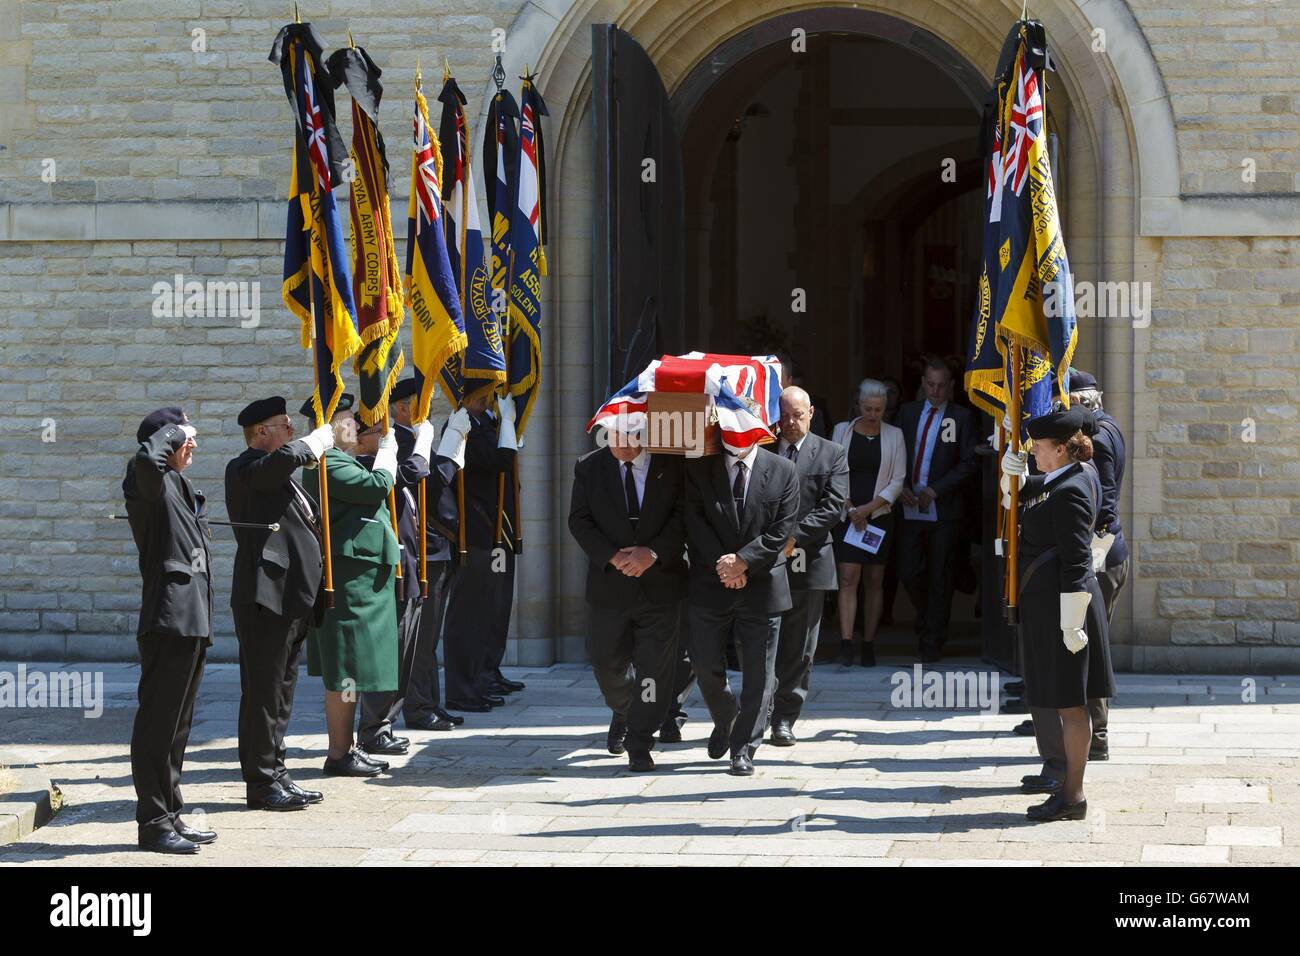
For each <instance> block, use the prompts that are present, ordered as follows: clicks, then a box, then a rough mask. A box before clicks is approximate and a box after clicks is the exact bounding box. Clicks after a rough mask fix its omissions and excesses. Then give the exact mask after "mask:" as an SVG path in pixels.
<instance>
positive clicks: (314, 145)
mask: <svg viewBox="0 0 1300 956" xmlns="http://www.w3.org/2000/svg"><path fill="white" fill-rule="evenodd" d="M321 53H322V49H321V40H320V37H319V36H317V34H316V31H315V29H313V27H312V25H311V24H310V23H291V24H289V25H287V26H285V27H283V28H282V29H281V30H280V32H279V34H278V35H277V36H276V38H275V44H274V45H273V46H272V48H271V56H270V60H271V62H272V63H277V64H279V66H280V72H281V74H282V75H283V77H284V91H285V94H286V95H287V96H288V97H289V103H290V105H291V106H292V107H293V117H294V126H295V136H294V144H293V161H292V164H291V167H290V179H289V216H288V225H287V228H286V230H285V241H284V284H283V286H282V288H281V295H282V297H283V298H284V303H285V305H286V306H288V307H289V311H291V312H292V313H293V314H294V315H296V316H298V318H299V320H300V321H301V323H302V346H303V348H314V361H315V364H316V375H315V379H316V384H315V386H314V388H313V390H312V397H311V402H312V407H313V408H314V409H315V411H316V415H317V421H318V422H320V423H325V422H328V421H329V420H330V418H331V417H332V416H333V414H334V409H335V406H337V405H338V402H339V398H340V396H341V395H342V394H343V377H342V375H341V374H340V372H339V369H340V368H341V367H342V365H343V363H344V362H346V361H347V360H348V359H349V358H351V357H352V356H353V355H355V354H356V353H357V351H358V350H359V349H360V348H361V336H360V335H359V334H358V332H357V320H356V307H355V306H354V304H353V300H352V283H351V280H350V278H349V275H348V268H347V265H348V260H347V252H346V250H345V248H344V245H343V230H342V228H341V226H340V224H339V218H338V209H337V207H336V206H335V204H334V193H333V191H332V190H333V189H334V187H335V186H337V185H338V184H339V183H341V182H342V181H343V178H344V175H343V168H344V167H343V163H344V159H345V153H344V149H343V140H342V139H341V138H340V136H339V133H338V129H337V128H336V127H335V125H334V92H333V91H334V81H333V78H332V76H331V75H330V72H329V68H328V67H327V66H326V65H325V64H324V62H323V61H322V56H321Z"/></svg>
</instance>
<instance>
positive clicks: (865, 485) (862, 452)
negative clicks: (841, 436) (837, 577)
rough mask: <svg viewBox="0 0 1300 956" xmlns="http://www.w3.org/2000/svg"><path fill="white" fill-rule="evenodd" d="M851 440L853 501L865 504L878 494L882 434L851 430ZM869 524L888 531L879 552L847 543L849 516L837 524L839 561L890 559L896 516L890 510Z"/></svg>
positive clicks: (836, 551) (845, 562) (851, 496)
mask: <svg viewBox="0 0 1300 956" xmlns="http://www.w3.org/2000/svg"><path fill="white" fill-rule="evenodd" d="M849 434H850V435H852V438H851V439H850V441H849V455H848V458H849V502H850V503H851V504H855V505H865V504H866V503H867V502H868V501H870V500H871V499H872V498H874V497H876V478H877V477H878V476H879V474H880V436H879V435H874V436H872V435H863V434H862V433H861V432H858V431H850V433H849ZM868 524H871V525H874V526H875V527H877V528H879V529H880V530H881V531H883V532H885V540H884V541H882V542H881V543H880V550H879V551H877V552H876V553H875V554H871V553H870V552H868V551H864V550H862V549H861V548H859V547H857V546H856V545H852V544H845V543H844V532H846V531H847V530H848V529H849V525H850V522H849V520H848V519H847V518H846V519H844V520H843V521H841V522H840V523H839V525H837V526H836V528H835V531H834V533H833V535H832V541H833V547H834V550H835V560H836V561H837V562H842V563H844V564H884V563H885V562H886V561H888V560H889V550H890V548H892V547H893V546H894V515H893V512H892V511H890V512H886V513H885V514H883V515H880V516H879V517H876V518H872V519H870V521H869V522H868Z"/></svg>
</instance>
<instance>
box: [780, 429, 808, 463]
mask: <svg viewBox="0 0 1300 956" xmlns="http://www.w3.org/2000/svg"><path fill="white" fill-rule="evenodd" d="M807 439H808V436H807V434H805V435H804V436H803V438H800V439H799V440H798V441H797V442H795V443H794V449H795V453H796V454H798V453H799V452H801V451H803V443H804V442H805V441H807ZM779 447H780V452H781V457H782V458H789V457H790V443H789V442H788V441H786V440H785V439H784V438H782V439H781V444H780V446H779Z"/></svg>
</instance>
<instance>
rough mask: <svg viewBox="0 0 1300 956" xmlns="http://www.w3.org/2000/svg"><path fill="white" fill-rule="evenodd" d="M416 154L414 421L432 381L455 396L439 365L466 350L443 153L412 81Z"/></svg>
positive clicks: (411, 261)
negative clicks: (447, 227)
mask: <svg viewBox="0 0 1300 956" xmlns="http://www.w3.org/2000/svg"><path fill="white" fill-rule="evenodd" d="M414 130H415V151H414V156H413V161H412V164H411V204H410V209H409V212H408V219H407V228H406V302H407V305H408V306H409V307H410V309H411V360H412V362H413V364H414V366H415V381H416V384H417V385H418V386H419V389H420V391H419V401H418V403H417V407H416V414H415V415H414V416H413V420H414V421H416V422H420V421H423V420H424V419H426V418H428V416H429V403H430V402H431V401H432V399H433V389H434V384H435V383H436V382H442V385H443V389H444V390H445V391H446V393H447V400H448V401H449V402H451V403H452V404H455V403H456V402H457V401H458V400H459V399H460V395H459V394H457V393H454V392H452V391H450V390H449V389H448V387H447V382H446V380H445V379H444V378H443V374H442V370H443V366H444V365H446V364H447V360H448V359H450V358H452V356H454V355H456V354H458V353H460V352H464V351H465V342H466V340H465V322H464V319H463V318H462V316H461V311H460V294H459V293H458V292H457V290H456V280H455V279H454V278H452V272H451V262H450V261H449V260H448V258H447V239H446V236H445V234H444V233H443V227H442V216H443V208H442V150H441V148H440V147H439V145H438V137H437V136H435V135H434V134H433V131H432V130H431V129H430V128H429V106H428V104H427V103H426V102H425V99H424V95H423V94H422V93H421V92H420V79H419V77H418V76H417V77H416V80H415V120H414Z"/></svg>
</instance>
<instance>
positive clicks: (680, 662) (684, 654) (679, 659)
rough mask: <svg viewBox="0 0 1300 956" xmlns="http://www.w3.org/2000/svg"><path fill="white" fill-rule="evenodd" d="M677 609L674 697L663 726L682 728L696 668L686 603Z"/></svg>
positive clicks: (680, 602)
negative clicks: (691, 651)
mask: <svg viewBox="0 0 1300 956" xmlns="http://www.w3.org/2000/svg"><path fill="white" fill-rule="evenodd" d="M677 607H678V614H677V653H676V661H675V663H674V664H673V696H672V700H671V701H669V704H668V714H667V716H665V717H664V722H663V726H664V727H669V726H672V727H677V728H680V727H681V725H682V724H684V723H685V722H686V698H687V697H690V696H691V691H693V690H694V689H695V668H694V667H692V666H691V655H690V650H689V645H690V641H689V640H688V634H689V633H690V632H689V631H688V628H689V627H690V623H689V622H688V621H687V619H686V615H687V611H686V602H685V601H679V602H678V604H677Z"/></svg>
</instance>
